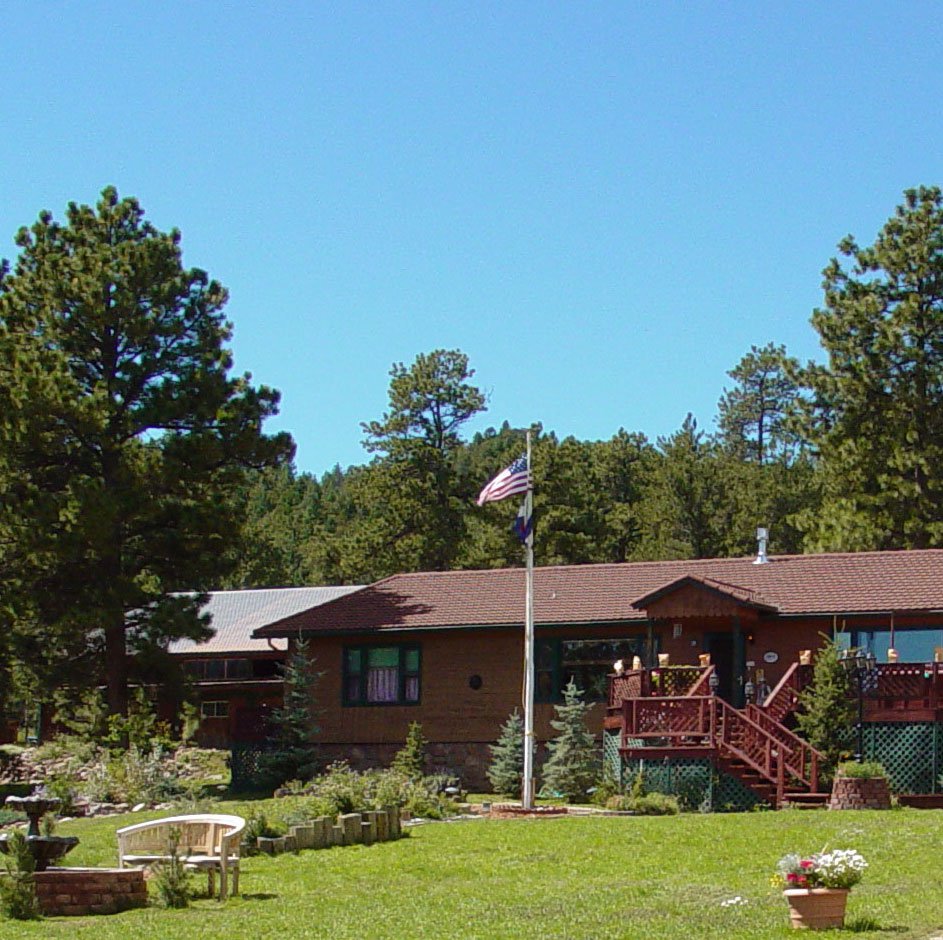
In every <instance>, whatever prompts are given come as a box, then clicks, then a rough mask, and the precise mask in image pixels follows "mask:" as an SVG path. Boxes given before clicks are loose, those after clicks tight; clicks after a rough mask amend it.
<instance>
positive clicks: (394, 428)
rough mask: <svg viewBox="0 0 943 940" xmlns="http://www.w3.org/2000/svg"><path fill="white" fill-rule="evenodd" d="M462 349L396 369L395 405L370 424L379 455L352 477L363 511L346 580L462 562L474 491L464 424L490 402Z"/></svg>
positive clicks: (349, 550)
mask: <svg viewBox="0 0 943 940" xmlns="http://www.w3.org/2000/svg"><path fill="white" fill-rule="evenodd" d="M473 375H474V370H473V369H470V368H469V365H468V357H467V356H466V355H465V354H464V353H462V352H460V351H459V350H444V349H437V350H434V351H433V352H431V353H425V354H421V355H419V356H417V358H416V361H415V362H414V363H413V364H412V366H410V367H409V368H407V367H406V366H405V365H404V364H403V363H397V364H395V365H394V366H393V368H392V369H391V371H390V388H389V410H388V411H387V412H386V413H385V414H384V415H383V417H382V419H381V420H379V421H370V422H367V423H366V424H364V425H363V429H364V431H365V432H366V438H365V440H364V446H365V447H366V449H367V450H368V451H370V452H371V453H375V454H379V455H380V457H379V458H378V459H377V460H375V461H374V462H373V463H372V464H370V465H369V466H368V467H364V468H360V470H358V472H357V473H356V474H354V475H352V476H351V478H350V480H349V493H350V497H351V500H352V501H353V503H354V504H355V506H356V516H355V518H354V519H353V520H352V522H351V525H350V526H349V528H348V533H349V534H348V536H347V537H346V538H345V540H344V546H343V551H344V558H343V566H344V578H345V580H347V581H359V580H367V579H376V578H379V577H384V576H385V575H388V574H392V573H393V572H395V571H445V570H448V569H449V568H450V567H452V565H453V564H454V563H455V559H456V558H457V556H458V554H459V547H460V545H461V542H462V539H463V536H464V531H465V525H464V520H465V515H466V513H467V512H468V511H469V506H470V503H471V497H472V492H471V490H470V489H467V488H465V487H463V486H462V484H461V481H460V480H459V478H458V476H457V474H456V469H455V455H456V452H457V451H458V450H459V449H460V448H461V440H460V437H459V432H460V430H461V428H462V425H463V424H464V423H465V422H466V421H468V419H469V418H471V417H472V416H473V415H475V414H477V413H478V412H479V411H482V410H483V409H484V407H485V398H484V395H483V394H482V393H481V391H480V390H479V389H478V388H476V387H475V386H474V385H472V384H470V381H469V380H470V379H471V378H472V377H473Z"/></svg>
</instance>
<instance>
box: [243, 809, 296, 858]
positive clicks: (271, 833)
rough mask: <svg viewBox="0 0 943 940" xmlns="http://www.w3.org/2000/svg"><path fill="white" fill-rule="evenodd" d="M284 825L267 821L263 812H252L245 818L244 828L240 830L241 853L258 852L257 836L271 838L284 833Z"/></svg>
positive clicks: (254, 853) (253, 853)
mask: <svg viewBox="0 0 943 940" xmlns="http://www.w3.org/2000/svg"><path fill="white" fill-rule="evenodd" d="M285 831H286V829H285V827H284V826H280V825H276V824H275V823H271V822H269V820H268V818H267V817H266V815H265V813H253V814H252V815H251V816H250V817H249V818H248V819H246V825H245V828H244V829H243V830H242V840H241V843H240V845H241V848H242V854H243V855H258V854H259V843H258V839H259V837H260V836H261V837H263V838H266V839H273V838H275V837H276V836H282V835H284V834H285Z"/></svg>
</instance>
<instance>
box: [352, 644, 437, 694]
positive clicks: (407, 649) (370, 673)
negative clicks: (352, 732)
mask: <svg viewBox="0 0 943 940" xmlns="http://www.w3.org/2000/svg"><path fill="white" fill-rule="evenodd" d="M342 655H343V684H342V687H341V696H342V702H343V704H344V705H345V706H358V707H362V706H369V707H374V706H376V707H381V708H382V707H386V706H390V705H418V704H419V703H420V700H421V692H422V653H421V649H420V647H419V645H418V644H415V643H413V644H392V643H390V644H382V645H380V644H373V645H370V646H345V647H344V650H343V654H342Z"/></svg>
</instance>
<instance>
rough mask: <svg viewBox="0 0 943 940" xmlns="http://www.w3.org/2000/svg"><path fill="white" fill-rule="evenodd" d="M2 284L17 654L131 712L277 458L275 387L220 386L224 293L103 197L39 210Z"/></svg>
mask: <svg viewBox="0 0 943 940" xmlns="http://www.w3.org/2000/svg"><path fill="white" fill-rule="evenodd" d="M17 244H18V246H19V248H20V254H19V256H18V258H17V259H16V263H15V266H14V268H13V270H12V272H11V273H8V274H7V275H6V276H4V277H3V278H2V280H0V414H2V415H3V418H2V419H0V589H2V591H3V595H4V601H5V607H6V608H7V609H8V610H13V611H14V617H13V625H14V626H15V630H14V636H13V642H14V646H15V649H14V656H16V657H17V658H18V660H19V661H20V662H21V663H23V664H24V668H29V669H31V670H33V671H34V673H36V681H37V682H40V681H43V682H45V684H47V685H50V684H52V685H54V684H58V683H59V682H61V680H62V678H63V674H69V675H70V676H71V678H73V679H75V680H80V681H85V682H86V683H89V684H95V683H99V682H104V683H106V684H107V689H108V704H109V708H110V710H111V711H112V712H113V713H124V712H125V711H126V708H127V688H128V679H129V669H130V667H129V654H130V658H133V657H134V656H136V655H138V654H139V653H141V652H142V651H145V650H148V649H153V648H155V647H159V646H161V645H163V644H165V643H166V642H167V641H168V640H169V639H174V638H180V637H191V638H194V639H199V638H203V637H205V636H207V634H208V629H207V626H206V624H205V623H204V622H203V621H202V620H201V619H200V617H199V600H198V599H197V598H184V597H179V596H178V597H175V596H173V595H172V593H171V592H174V591H178V590H181V589H187V588H189V589H196V590H203V589H208V588H210V587H213V586H215V584H214V583H213V582H215V581H216V580H217V579H218V578H219V577H220V576H222V575H223V574H224V573H225V571H226V569H227V566H228V565H229V564H231V559H230V558H228V557H227V554H226V552H225V551H224V550H223V549H224V547H225V546H227V545H230V544H232V543H233V542H234V541H236V540H237V539H238V538H239V535H240V519H239V518H238V516H237V515H235V514H234V513H233V512H232V511H231V506H230V505H229V504H228V500H227V494H228V493H229V491H230V490H231V488H232V487H233V484H234V482H235V481H236V480H238V478H239V476H240V475H241V474H242V473H243V471H244V468H245V467H247V466H255V467H263V466H267V465H273V464H277V463H278V462H280V461H282V460H285V459H288V458H290V456H291V453H292V444H291V440H290V438H289V437H288V435H285V434H280V435H275V436H274V437H266V436H264V435H263V434H262V433H261V426H262V422H263V421H264V420H265V418H267V417H268V416H270V415H272V414H275V413H276V410H277V403H278V394H277V392H275V391H273V390H271V389H268V388H265V387H259V388H254V387H252V386H251V385H250V384H249V376H243V377H241V378H236V377H232V376H230V375H229V372H230V369H231V365H232V357H231V355H230V353H229V350H228V349H227V348H226V343H227V342H228V340H229V339H230V336H231V327H230V324H228V323H227V322H226V320H225V318H224V315H223V307H224V305H225V303H226V299H227V295H226V291H225V289H224V288H223V287H222V286H221V285H220V284H218V283H217V282H215V281H212V280H210V279H209V278H208V277H207V275H206V273H205V272H203V271H200V270H197V269H186V268H184V267H183V265H182V259H181V251H180V235H179V233H178V232H176V231H172V232H170V233H169V234H165V233H162V232H159V231H158V230H157V229H155V228H154V227H153V226H152V225H151V224H150V223H149V222H146V221H145V219H144V213H143V211H142V209H141V208H140V206H139V205H138V203H137V202H136V201H135V200H134V199H121V200H119V198H118V194H117V192H116V191H115V190H114V189H113V188H108V189H106V190H105V191H104V192H103V193H102V198H101V200H100V201H99V203H98V204H97V206H96V207H95V208H92V207H89V206H80V205H76V204H75V203H72V204H70V205H69V208H68V212H67V219H66V222H65V223H64V224H60V223H58V222H56V221H54V220H53V217H52V214H51V213H49V212H43V213H41V214H40V216H39V220H38V221H37V222H36V223H35V224H34V225H33V226H32V228H30V229H26V228H24V229H21V230H20V232H19V234H18V235H17Z"/></svg>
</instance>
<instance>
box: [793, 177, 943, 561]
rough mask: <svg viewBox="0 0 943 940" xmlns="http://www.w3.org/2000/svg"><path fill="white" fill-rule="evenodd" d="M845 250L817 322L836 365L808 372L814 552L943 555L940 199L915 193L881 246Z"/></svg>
mask: <svg viewBox="0 0 943 940" xmlns="http://www.w3.org/2000/svg"><path fill="white" fill-rule="evenodd" d="M839 251H840V252H841V255H842V256H843V259H844V260H843V261H840V260H839V259H838V258H833V259H832V261H831V263H830V264H829V265H828V267H827V268H826V269H825V271H824V282H823V288H824V291H825V304H824V306H823V307H822V308H820V309H818V310H816V311H815V313H814V314H813V316H812V325H813V326H814V327H815V329H816V330H817V331H818V333H819V336H820V337H821V341H822V346H823V347H824V349H825V352H826V353H827V354H828V362H827V363H825V364H824V365H815V364H810V365H809V367H808V368H807V369H806V370H805V372H804V381H805V383H806V384H807V386H808V388H809V389H810V391H811V393H812V395H813V400H812V402H811V403H810V405H809V409H808V422H807V425H806V433H807V434H808V436H809V438H810V440H811V442H812V444H813V445H814V447H815V448H816V450H817V451H818V454H819V456H820V474H819V485H820V487H821V490H822V494H823V504H822V507H821V510H816V511H810V512H807V513H805V514H804V516H803V518H802V526H803V528H804V530H805V532H806V547H807V549H809V550H826V551H859V550H864V549H888V548H926V547H932V546H939V545H943V473H941V472H940V468H941V467H943V193H941V191H940V189H939V188H937V187H923V186H921V187H919V188H918V189H911V190H907V191H906V192H905V194H904V202H903V203H902V204H901V205H900V206H898V207H897V211H896V212H895V214H894V216H893V217H892V218H891V219H889V220H888V221H887V223H886V224H885V225H884V227H883V229H882V230H881V232H880V233H879V234H878V237H877V239H876V240H875V242H874V244H873V245H871V246H869V247H863V246H861V245H860V244H859V243H858V242H857V241H856V240H855V239H854V238H853V237H852V236H850V235H849V236H848V237H847V238H845V239H844V240H843V241H842V242H841V244H840V245H839Z"/></svg>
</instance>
